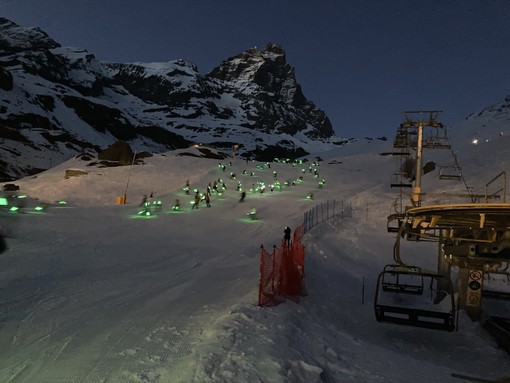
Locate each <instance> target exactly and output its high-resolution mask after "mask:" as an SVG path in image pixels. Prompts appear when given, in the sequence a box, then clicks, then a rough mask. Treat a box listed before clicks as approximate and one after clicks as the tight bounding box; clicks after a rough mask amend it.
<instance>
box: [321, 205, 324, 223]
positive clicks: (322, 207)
mask: <svg viewBox="0 0 510 383" xmlns="http://www.w3.org/2000/svg"><path fill="white" fill-rule="evenodd" d="M321 222H324V206H322V202H321Z"/></svg>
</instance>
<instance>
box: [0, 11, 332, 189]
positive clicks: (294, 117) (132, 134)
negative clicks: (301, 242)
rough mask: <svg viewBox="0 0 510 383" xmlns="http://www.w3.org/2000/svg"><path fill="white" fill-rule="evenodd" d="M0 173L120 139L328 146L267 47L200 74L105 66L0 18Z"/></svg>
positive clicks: (176, 66) (317, 116)
mask: <svg viewBox="0 0 510 383" xmlns="http://www.w3.org/2000/svg"><path fill="white" fill-rule="evenodd" d="M0 89H1V93H0V94H1V97H0V128H1V129H0V138H1V139H2V146H1V148H0V177H1V178H2V179H3V180H9V179H14V178H19V177H22V176H25V175H28V174H33V173H37V172H39V171H41V170H44V169H47V168H50V167H51V166H52V165H55V164H57V163H60V162H63V161H65V160H67V159H69V158H71V157H72V156H74V155H76V154H78V153H82V152H91V153H97V152H98V151H100V150H101V149H105V148H106V147H107V146H109V145H111V144H113V143H114V142H116V141H118V140H124V141H127V142H129V143H130V145H131V146H132V147H133V149H134V150H136V151H150V152H163V151H168V150H172V149H177V148H184V147H188V146H190V144H197V143H198V144H207V145H210V146H214V147H216V148H219V149H222V150H223V151H225V152H228V153H230V152H231V151H232V150H233V148H234V146H235V147H236V150H237V152H238V154H239V155H241V156H243V157H245V158H257V159H259V160H267V159H272V158H274V157H275V156H276V157H278V156H287V157H289V156H290V157H298V156H302V155H305V154H307V153H310V152H313V151H317V149H320V148H322V149H326V148H330V147H331V143H332V142H334V141H335V140H336V139H335V138H334V137H333V129H332V126H331V123H330V121H329V119H328V117H327V116H326V114H325V113H324V112H323V111H322V110H320V109H319V108H317V107H316V106H315V105H314V104H313V102H311V101H309V100H307V99H306V98H305V96H304V95H303V92H302V90H301V87H300V86H299V85H298V83H297V82H296V78H295V74H294V69H293V68H292V67H291V66H290V65H289V64H288V63H287V61H286V56H285V52H284V50H283V48H281V47H280V46H277V45H275V44H268V45H267V47H266V48H265V49H264V50H259V49H257V48H251V49H248V50H247V51H245V52H243V53H241V54H239V55H237V56H234V57H231V58H229V59H227V60H225V61H223V62H222V63H221V64H220V65H219V66H218V67H217V68H215V69H213V70H212V71H211V72H210V73H209V74H206V75H202V74H200V73H199V72H198V69H197V68H196V66H195V65H193V64H192V63H190V62H187V61H184V60H175V61H170V62H164V63H131V64H120V63H107V62H101V61H99V60H97V59H96V58H95V56H94V55H93V54H92V53H89V52H87V51H86V50H83V49H79V48H70V47H62V46H61V45H60V44H59V43H57V42H56V41H54V40H53V39H51V38H50V37H49V36H48V35H47V34H46V33H45V32H44V31H42V30H40V29H39V28H25V27H21V26H19V25H17V24H15V23H13V22H11V21H9V20H7V19H5V18H0Z"/></svg>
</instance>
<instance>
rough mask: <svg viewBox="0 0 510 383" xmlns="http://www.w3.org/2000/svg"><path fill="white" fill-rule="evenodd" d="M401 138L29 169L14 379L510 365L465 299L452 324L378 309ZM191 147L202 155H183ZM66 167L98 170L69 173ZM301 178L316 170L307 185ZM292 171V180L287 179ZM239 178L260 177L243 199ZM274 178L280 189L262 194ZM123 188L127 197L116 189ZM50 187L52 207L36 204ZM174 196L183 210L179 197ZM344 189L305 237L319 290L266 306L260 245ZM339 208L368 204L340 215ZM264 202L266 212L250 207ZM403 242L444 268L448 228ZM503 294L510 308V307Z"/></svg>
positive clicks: (268, 376)
mask: <svg viewBox="0 0 510 383" xmlns="http://www.w3.org/2000/svg"><path fill="white" fill-rule="evenodd" d="M390 147H391V142H384V141H372V140H360V141H359V142H357V143H354V144H351V145H348V146H346V147H340V148H339V149H338V150H335V151H331V152H325V153H320V154H319V156H320V157H321V161H318V160H317V161H316V156H309V157H308V162H305V163H303V164H299V165H295V166H293V165H292V164H286V163H277V162H271V163H270V166H271V167H270V168H269V167H268V166H267V165H266V164H265V163H259V162H253V161H249V162H246V161H245V160H244V159H239V158H238V159H230V158H226V159H224V160H218V159H208V158H200V157H195V156H190V155H189V154H193V155H197V156H199V155H201V154H200V151H199V150H198V149H197V148H190V149H189V150H184V151H179V152H168V153H164V154H156V155H154V156H153V157H150V158H146V159H144V164H143V165H134V166H122V167H105V168H101V167H97V166H87V165H88V164H89V163H88V162H87V161H82V160H79V159H72V160H70V161H68V162H66V163H63V164H61V165H58V166H56V167H54V168H52V169H50V170H48V171H46V172H43V173H41V174H38V175H36V176H33V177H27V178H25V179H22V180H18V181H16V182H14V183H15V184H17V185H19V186H20V191H19V194H26V195H28V196H29V197H28V198H29V199H28V200H27V202H26V205H25V208H21V209H20V210H19V211H18V212H17V213H5V214H2V217H1V219H2V221H1V225H2V231H3V232H4V234H5V235H6V236H7V238H6V241H7V245H8V250H7V251H6V252H5V253H3V254H1V255H0V308H1V310H0V313H1V314H0V315H1V317H0V318H1V321H0V345H1V347H0V382H2V383H3V382H5V383H7V382H37V383H49V382H51V383H60V382H79V383H82V382H87V383H88V382H91V383H97V382H130V383H142V382H143V383H147V382H151V383H156V382H182V383H191V382H196V383H199V382H200V383H202V382H225V383H227V382H236V383H238V382H264V383H265V382H268V383H269V382H288V383H310V382H324V383H331V382H396V383H399V382H402V383H403V382H406V383H408V382H423V383H425V382H427V383H429V382H458V381H459V380H458V379H457V378H455V377H453V376H452V373H453V374H457V375H462V376H474V377H480V378H484V379H493V380H495V379H501V378H502V377H508V375H509V371H510V369H509V368H508V367H509V365H510V364H509V363H510V362H509V359H508V354H506V353H505V352H504V351H503V350H501V349H499V348H498V347H497V345H496V343H495V341H494V340H493V339H492V338H491V336H490V335H489V334H488V333H487V332H486V331H485V330H483V329H482V327H481V325H480V324H479V323H478V322H472V321H471V320H470V319H469V318H468V317H467V316H465V315H463V313H462V312H460V313H459V315H460V316H459V326H458V329H457V330H456V331H454V332H441V331H434V330H428V329H421V328H414V327H406V326H397V325H393V324H384V323H378V322H377V321H376V320H375V315H374V309H373V300H374V290H375V284H376V279H377V275H378V273H379V272H380V271H381V270H382V268H383V267H384V265H386V264H388V263H391V261H392V248H393V244H394V236H393V234H391V233H388V232H387V230H386V217H387V216H388V215H389V214H390V213H391V210H390V209H391V206H392V203H393V201H394V199H395V191H394V190H391V189H390V187H389V184H390V182H391V176H392V173H393V168H394V162H393V159H391V158H388V157H384V156H380V155H379V153H380V152H384V151H388V148H390ZM183 152H185V153H188V155H177V154H182V153H183ZM474 155H475V153H474V154H473V158H475V157H474ZM229 162H232V165H229ZM313 162H316V163H317V164H318V165H317V166H315V165H312V163H313ZM220 163H222V164H225V165H226V169H225V171H223V170H222V168H221V167H220V166H219V164H220ZM310 166H314V168H316V169H317V172H318V177H315V174H314V173H313V172H310V169H309V167H310ZM67 169H78V170H82V171H84V172H86V173H87V174H83V175H80V176H75V177H70V178H67V179H66V178H65V171H66V170H67ZM472 169H475V170H476V167H472ZM243 170H246V174H243ZM481 171H483V169H482V170H481ZM481 171H480V174H479V175H480V177H485V175H482V173H481ZM231 172H234V173H235V174H236V180H231V179H230V173H231ZM251 172H253V173H254V174H253V175H250V173H251ZM274 172H276V177H275V175H274ZM300 176H302V177H303V182H299V183H296V185H295V186H294V185H292V180H296V179H298V178H299V177H300ZM427 177H428V175H427ZM430 177H433V175H431V176H430ZM218 178H221V179H222V180H223V181H225V185H226V187H227V188H226V190H225V191H224V192H223V194H222V195H221V196H219V195H217V194H213V195H212V198H211V207H210V208H207V207H206V206H205V203H204V202H201V204H200V206H199V208H198V209H196V210H191V201H192V199H193V194H194V193H193V189H195V188H196V189H198V190H199V191H200V192H202V193H204V192H205V191H206V187H207V185H208V183H209V182H214V180H217V179H218ZM436 178H437V177H436ZM276 179H277V180H279V181H280V182H282V183H283V187H282V189H281V190H276V189H275V190H273V191H272V192H271V191H270V190H269V188H268V185H271V184H273V183H274V182H275V180H276ZM320 179H324V180H325V184H324V185H323V186H322V187H321V188H319V186H318V182H319V180H320ZM186 180H189V182H190V188H191V192H190V194H189V195H187V194H186V193H185V192H184V191H183V189H182V188H183V186H184V184H185V182H186ZM238 181H240V182H241V183H242V186H243V188H244V189H246V190H247V195H246V198H245V201H244V202H239V196H240V191H238V190H236V188H237V182H238ZM258 181H263V182H264V184H265V185H266V190H265V191H264V193H260V191H259V192H254V193H251V192H249V191H248V190H249V188H250V187H251V186H252V184H257V183H258ZM287 181H291V182H290V184H289V186H286V185H285V182H287ZM451 185H453V183H450V186H451ZM453 187H456V186H453ZM124 193H126V195H127V203H126V204H123V205H118V204H115V202H116V198H117V197H118V196H119V195H123V194H124ZM151 193H153V199H154V200H160V201H161V202H162V205H161V210H160V211H156V212H154V214H151V215H143V214H139V212H140V207H139V204H140V202H141V200H142V198H143V195H148V196H149V195H150V194H151ZM310 193H312V194H313V199H311V198H307V196H310ZM36 199H37V202H46V203H48V206H47V207H46V209H45V210H44V212H35V211H33V210H31V209H30V206H32V204H33V203H34V201H35V200H36ZM176 199H179V200H180V202H181V210H180V211H179V212H176V211H174V210H172V209H171V207H172V205H174V203H175V200H176ZM61 200H65V201H66V202H67V204H66V205H59V204H58V201H61ZM328 201H329V202H328ZM332 201H336V203H335V206H336V209H337V210H336V214H335V216H334V217H330V218H329V219H325V220H324V221H323V222H322V219H321V222H319V223H318V224H317V225H315V226H314V227H313V228H311V229H310V230H309V231H307V233H306V234H305V236H304V238H303V243H304V245H305V286H306V291H307V295H306V296H303V297H302V298H301V299H300V301H299V302H294V301H292V300H287V301H286V302H284V303H282V304H280V305H278V306H273V307H259V306H258V305H257V299H258V277H259V247H260V245H261V244H263V245H264V246H265V247H267V248H270V247H272V246H273V245H277V246H279V244H280V241H281V239H282V237H283V230H284V227H285V226H290V227H291V228H292V229H294V228H296V227H297V226H299V225H300V224H302V223H303V215H304V213H305V212H306V211H308V210H310V209H312V208H314V207H316V206H320V205H321V204H323V205H324V204H326V203H329V204H331V203H332ZM329 206H330V207H331V205H329ZM341 206H344V207H345V208H347V207H348V208H349V209H351V208H352V214H344V215H342V211H341V209H340V207H341ZM251 209H256V211H257V219H256V220H251V219H248V218H247V213H248V212H249V211H251ZM403 247H404V250H403V251H405V254H406V255H405V257H406V259H412V260H413V261H414V262H413V263H416V264H420V265H424V266H429V267H430V268H433V267H434V264H435V257H436V254H437V247H436V245H435V244H430V243H420V244H418V245H417V244H412V245H408V244H405V243H404V244H403ZM492 309H494V310H501V312H500V314H502V315H506V316H508V315H509V314H510V312H509V309H508V307H504V306H498V307H496V308H492Z"/></svg>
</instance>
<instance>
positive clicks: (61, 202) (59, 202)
mask: <svg viewBox="0 0 510 383" xmlns="http://www.w3.org/2000/svg"><path fill="white" fill-rule="evenodd" d="M58 204H59V205H67V202H66V201H58Z"/></svg>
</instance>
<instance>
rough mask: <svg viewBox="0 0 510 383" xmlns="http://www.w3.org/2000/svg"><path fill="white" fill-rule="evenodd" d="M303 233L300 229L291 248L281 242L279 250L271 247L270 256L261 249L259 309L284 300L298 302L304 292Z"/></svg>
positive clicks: (297, 230) (295, 232) (299, 228)
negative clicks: (288, 299)
mask: <svg viewBox="0 0 510 383" xmlns="http://www.w3.org/2000/svg"><path fill="white" fill-rule="evenodd" d="M303 234H304V228H303V226H299V227H298V228H297V229H296V230H295V231H294V235H293V239H292V242H291V243H290V246H289V247H287V244H286V243H285V241H282V243H281V246H280V248H276V246H273V251H272V253H268V252H267V251H266V250H265V249H264V247H263V246H261V247H260V284H259V306H273V305H277V304H279V303H281V302H283V301H285V299H286V298H290V299H293V300H299V297H300V296H302V295H303V293H304V283H303V279H304V260H305V251H304V247H303V245H302V244H301V238H302V237H303Z"/></svg>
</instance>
